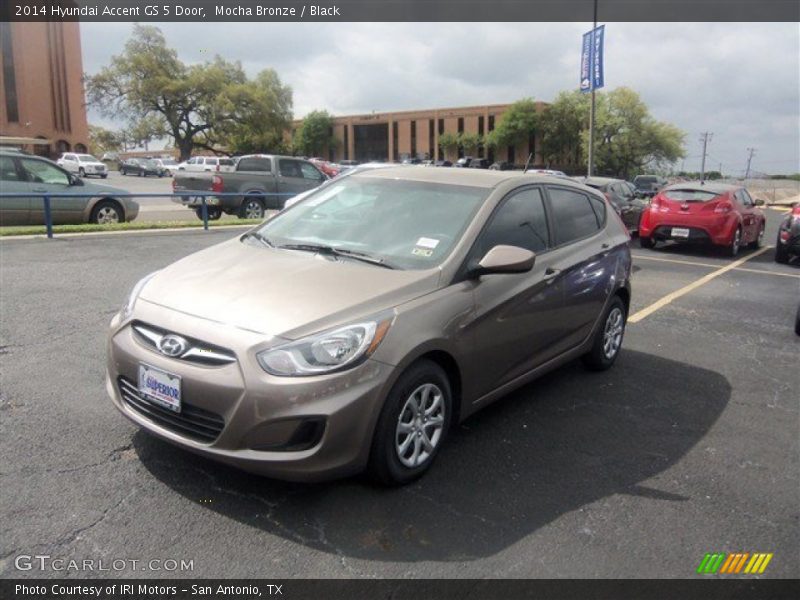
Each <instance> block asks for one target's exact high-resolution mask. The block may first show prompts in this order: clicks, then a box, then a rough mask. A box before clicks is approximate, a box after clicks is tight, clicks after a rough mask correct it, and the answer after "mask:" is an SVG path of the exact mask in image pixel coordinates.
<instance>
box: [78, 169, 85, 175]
mask: <svg viewBox="0 0 800 600" xmlns="http://www.w3.org/2000/svg"><path fill="white" fill-rule="evenodd" d="M78 177H86V170H85V169H84V168H83V167H80V168H79V169H78Z"/></svg>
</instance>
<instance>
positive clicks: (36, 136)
mask: <svg viewBox="0 0 800 600" xmlns="http://www.w3.org/2000/svg"><path fill="white" fill-rule="evenodd" d="M0 63H1V64H2V69H0V144H3V145H13V146H18V147H22V148H23V149H25V150H27V151H30V152H33V153H35V154H39V155H42V156H49V157H54V156H57V155H58V154H60V153H61V152H66V151H70V150H74V151H76V152H86V151H87V150H88V146H89V126H88V124H87V121H86V106H85V100H84V93H83V81H82V77H83V64H82V60H81V38H80V29H79V24H78V23H77V22H62V23H59V22H49V23H45V22H0Z"/></svg>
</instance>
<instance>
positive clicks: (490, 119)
mask: <svg viewBox="0 0 800 600" xmlns="http://www.w3.org/2000/svg"><path fill="white" fill-rule="evenodd" d="M489 131H494V115H489Z"/></svg>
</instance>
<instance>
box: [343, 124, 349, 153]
mask: <svg viewBox="0 0 800 600" xmlns="http://www.w3.org/2000/svg"><path fill="white" fill-rule="evenodd" d="M344 159H345V160H349V159H350V126H349V125H345V126H344Z"/></svg>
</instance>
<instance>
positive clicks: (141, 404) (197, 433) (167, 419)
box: [118, 377, 225, 443]
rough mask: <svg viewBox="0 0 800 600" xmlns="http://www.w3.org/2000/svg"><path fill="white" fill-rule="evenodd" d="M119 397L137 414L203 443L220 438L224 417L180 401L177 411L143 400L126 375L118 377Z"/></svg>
mask: <svg viewBox="0 0 800 600" xmlns="http://www.w3.org/2000/svg"><path fill="white" fill-rule="evenodd" d="M118 385H119V393H120V395H121V396H122V400H123V401H124V402H125V404H127V405H128V406H129V407H130V408H132V409H133V410H135V411H136V412H137V413H139V414H140V415H142V416H144V417H147V418H148V419H150V420H151V421H153V422H154V423H157V424H158V425H161V426H162V427H164V428H166V429H169V430H171V431H174V432H175V433H179V434H180V435H182V436H184V437H187V438H190V439H193V440H196V441H199V442H205V443H211V442H213V441H214V440H216V439H217V438H218V437H219V434H220V433H221V432H222V429H223V428H224V427H225V420H224V419H223V418H222V417H221V416H220V415H218V414H217V413H213V412H211V411H208V410H205V409H203V408H198V407H197V406H192V405H191V404H187V403H186V402H181V412H179V413H176V412H172V411H171V410H168V409H166V408H162V407H160V406H158V405H157V404H154V403H152V402H150V401H148V400H146V399H145V398H144V397H142V395H141V394H140V393H139V390H138V389H137V387H136V385H134V383H133V382H132V381H130V380H129V379H126V378H125V377H120V378H119V379H118Z"/></svg>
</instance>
